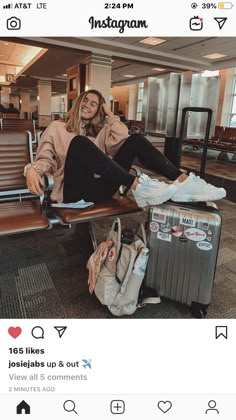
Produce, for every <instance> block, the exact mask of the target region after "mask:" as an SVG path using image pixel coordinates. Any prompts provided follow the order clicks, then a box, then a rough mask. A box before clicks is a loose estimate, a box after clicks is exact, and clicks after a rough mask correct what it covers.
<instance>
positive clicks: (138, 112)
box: [136, 82, 144, 121]
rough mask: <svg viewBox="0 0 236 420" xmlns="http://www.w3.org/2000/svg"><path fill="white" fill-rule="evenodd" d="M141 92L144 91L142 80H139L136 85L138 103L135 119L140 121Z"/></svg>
mask: <svg viewBox="0 0 236 420" xmlns="http://www.w3.org/2000/svg"><path fill="white" fill-rule="evenodd" d="M143 92H144V82H141V83H139V85H138V103H137V112H136V121H142V108H143Z"/></svg>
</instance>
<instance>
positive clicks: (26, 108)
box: [20, 92, 30, 114]
mask: <svg viewBox="0 0 236 420" xmlns="http://www.w3.org/2000/svg"><path fill="white" fill-rule="evenodd" d="M20 98H21V111H22V112H25V113H27V114H29V113H30V94H29V93H28V92H21V95H20Z"/></svg>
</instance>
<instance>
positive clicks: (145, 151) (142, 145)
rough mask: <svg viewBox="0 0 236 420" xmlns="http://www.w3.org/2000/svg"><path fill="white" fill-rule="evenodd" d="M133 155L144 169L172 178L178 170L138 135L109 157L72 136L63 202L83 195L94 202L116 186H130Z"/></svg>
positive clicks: (111, 192)
mask: <svg viewBox="0 0 236 420" xmlns="http://www.w3.org/2000/svg"><path fill="white" fill-rule="evenodd" d="M135 158H138V160H139V161H140V163H141V164H142V165H143V166H144V167H145V168H146V169H150V170H153V171H154V172H156V173H159V174H161V175H163V176H165V177H166V178H168V179H170V180H172V181H174V180H175V179H176V178H178V176H179V175H181V173H182V172H181V171H180V170H179V169H177V168H176V167H175V166H174V165H173V164H172V163H171V162H170V161H169V160H168V159H167V158H166V157H165V156H164V155H163V154H162V153H161V152H160V151H159V150H157V149H156V148H155V147H154V146H153V145H152V144H151V143H150V142H149V141H148V140H147V139H146V138H145V137H144V136H142V135H141V134H133V135H131V136H130V137H128V138H127V140H126V141H125V142H124V144H123V145H122V146H121V148H120V149H119V151H118V152H117V153H116V155H115V156H114V158H113V159H110V158H109V157H108V156H107V155H105V154H104V153H103V152H102V151H101V150H100V149H99V148H98V147H97V146H96V145H95V144H93V143H92V141H91V140H89V139H87V138H86V137H84V136H76V137H74V138H73V140H72V141H71V143H70V146H69V149H68V152H67V156H66V161H65V169H64V192H63V195H64V202H65V203H73V202H76V201H79V200H81V199H82V198H83V199H84V200H85V201H92V202H94V203H96V202H99V201H102V200H105V199H110V198H112V196H113V195H114V194H115V193H116V192H117V190H118V189H119V187H120V185H125V186H127V187H130V186H131V185H132V184H133V182H134V180H135V176H134V175H131V174H130V173H129V170H130V168H131V166H132V164H133V161H134V159H135ZM94 174H97V175H100V177H96V175H95V176H94Z"/></svg>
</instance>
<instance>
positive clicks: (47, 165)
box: [34, 115, 128, 203]
mask: <svg viewBox="0 0 236 420" xmlns="http://www.w3.org/2000/svg"><path fill="white" fill-rule="evenodd" d="M76 135H77V134H76V133H69V132H68V131H67V130H66V128H65V123H64V122H62V121H53V122H52V123H51V124H50V125H49V126H48V127H47V129H46V130H45V131H44V133H43V135H42V137H41V139H40V142H39V146H38V149H37V153H36V158H35V162H34V166H36V167H37V170H38V172H39V173H40V175H43V174H44V173H45V172H49V173H51V174H53V177H54V187H53V190H52V193H51V199H52V200H53V201H57V202H58V203H61V202H63V181H64V165H65V159H66V154H67V150H68V148H69V145H70V142H71V140H72V139H73V138H74V137H75V136H76ZM127 137H128V128H127V127H126V125H125V124H123V123H122V122H120V118H119V117H118V116H115V115H114V116H112V117H109V118H108V119H107V122H106V123H105V124H104V127H103V128H102V129H101V131H100V132H99V133H98V135H97V137H96V138H91V137H89V138H90V140H91V141H93V142H94V144H96V146H97V147H98V148H99V149H101V150H102V151H103V152H104V153H106V154H107V155H108V156H110V157H111V158H112V157H113V156H114V155H115V154H116V152H117V151H118V150H119V148H120V147H121V146H122V144H123V143H124V141H125V140H126V138H127Z"/></svg>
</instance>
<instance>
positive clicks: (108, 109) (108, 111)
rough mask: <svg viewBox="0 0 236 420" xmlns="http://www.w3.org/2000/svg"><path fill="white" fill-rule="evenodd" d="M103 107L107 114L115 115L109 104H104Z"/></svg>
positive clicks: (109, 115)
mask: <svg viewBox="0 0 236 420" xmlns="http://www.w3.org/2000/svg"><path fill="white" fill-rule="evenodd" d="M102 108H103V111H104V112H105V114H106V115H107V116H108V117H113V116H114V114H113V112H112V111H111V110H110V108H109V106H108V105H107V104H102Z"/></svg>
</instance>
